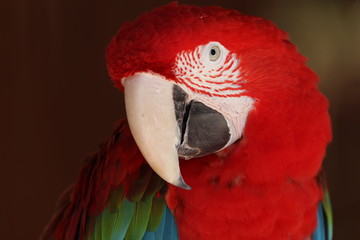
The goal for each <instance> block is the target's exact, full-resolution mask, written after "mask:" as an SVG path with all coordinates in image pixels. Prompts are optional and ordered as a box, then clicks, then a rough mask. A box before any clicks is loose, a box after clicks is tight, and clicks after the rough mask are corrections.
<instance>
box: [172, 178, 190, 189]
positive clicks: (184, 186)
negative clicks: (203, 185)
mask: <svg viewBox="0 0 360 240" xmlns="http://www.w3.org/2000/svg"><path fill="white" fill-rule="evenodd" d="M172 185H174V186H177V187H179V188H182V189H186V190H191V189H192V188H191V187H190V186H189V185H187V183H186V182H185V181H184V179H183V177H182V176H180V177H179V178H178V179H177V180H176V181H174V182H173V183H172Z"/></svg>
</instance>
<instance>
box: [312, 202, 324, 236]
mask: <svg viewBox="0 0 360 240" xmlns="http://www.w3.org/2000/svg"><path fill="white" fill-rule="evenodd" d="M324 221H325V219H324V212H323V207H322V204H321V203H319V206H318V212H317V227H316V229H315V232H314V233H313V235H312V240H327V239H326V231H325V222H324Z"/></svg>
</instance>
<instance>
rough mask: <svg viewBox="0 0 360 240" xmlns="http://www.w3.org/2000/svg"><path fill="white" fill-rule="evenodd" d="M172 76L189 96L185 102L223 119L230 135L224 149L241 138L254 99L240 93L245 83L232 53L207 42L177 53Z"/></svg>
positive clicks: (242, 91) (219, 45) (237, 60)
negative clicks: (208, 110)
mask: <svg viewBox="0 0 360 240" xmlns="http://www.w3.org/2000/svg"><path fill="white" fill-rule="evenodd" d="M174 74H175V76H176V77H177V79H178V85H179V86H181V88H182V89H183V90H184V91H185V92H186V93H187V94H188V95H189V101H191V100H197V101H200V102H202V103H203V104H205V105H207V106H208V107H211V108H212V109H214V110H216V111H218V112H220V113H221V114H222V115H223V116H224V117H225V119H226V120H227V122H228V126H229V129H230V135H231V139H230V141H229V142H228V144H227V145H226V146H225V147H227V146H229V145H230V144H232V143H233V142H235V141H236V140H237V139H239V138H240V137H241V136H242V133H243V130H244V127H245V124H246V119H247V116H248V114H249V112H250V110H251V109H252V108H253V104H254V99H253V98H251V97H249V96H246V95H245V94H244V93H245V92H246V90H245V89H244V88H243V87H242V83H244V81H245V80H244V79H242V77H241V64H240V59H239V57H238V56H237V55H236V54H235V53H231V52H230V51H229V50H228V49H226V48H225V47H224V46H223V45H221V44H220V43H219V42H209V43H208V44H205V45H201V46H198V47H196V48H195V50H194V51H183V52H181V53H179V54H178V55H177V57H176V62H175V68H174ZM225 147H224V148H225Z"/></svg>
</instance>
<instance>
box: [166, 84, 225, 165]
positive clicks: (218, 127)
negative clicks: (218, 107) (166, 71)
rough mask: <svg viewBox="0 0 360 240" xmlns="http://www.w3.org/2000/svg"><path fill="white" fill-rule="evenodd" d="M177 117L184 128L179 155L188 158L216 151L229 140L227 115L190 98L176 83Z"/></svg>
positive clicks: (174, 96) (180, 125) (181, 129)
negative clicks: (225, 116)
mask: <svg viewBox="0 0 360 240" xmlns="http://www.w3.org/2000/svg"><path fill="white" fill-rule="evenodd" d="M173 100H174V104H175V113H176V120H177V122H178V126H179V129H180V131H181V141H180V145H179V146H178V155H179V156H180V157H183V158H186V159H189V158H193V157H201V156H204V155H207V154H210V153H214V152H217V151H219V150H221V149H222V148H223V147H225V146H226V145H227V143H228V142H229V140H230V129H229V127H228V123H227V121H226V119H225V118H224V116H223V115H222V114H220V113H219V112H217V111H215V110H214V109H212V108H210V107H208V106H206V105H205V104H203V103H201V102H199V101H196V100H192V101H189V100H188V96H187V94H186V93H185V92H184V91H183V90H182V89H181V88H180V87H179V86H176V85H174V88H173Z"/></svg>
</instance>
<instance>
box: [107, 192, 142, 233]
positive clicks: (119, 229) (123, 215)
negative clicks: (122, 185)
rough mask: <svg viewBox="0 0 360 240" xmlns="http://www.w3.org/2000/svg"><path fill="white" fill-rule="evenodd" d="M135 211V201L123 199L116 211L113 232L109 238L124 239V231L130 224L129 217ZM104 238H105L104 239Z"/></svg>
mask: <svg viewBox="0 0 360 240" xmlns="http://www.w3.org/2000/svg"><path fill="white" fill-rule="evenodd" d="M134 211H135V203H132V202H129V201H128V200H127V199H125V200H124V202H123V204H122V206H121V208H120V209H119V211H118V212H117V218H116V222H115V225H114V232H113V235H112V237H111V238H108V239H111V240H117V239H124V237H125V234H126V231H127V229H128V227H129V225H130V221H131V217H132V215H133V214H134ZM104 240H105V239H104Z"/></svg>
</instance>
